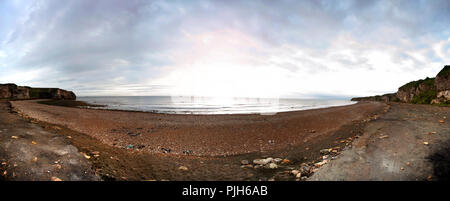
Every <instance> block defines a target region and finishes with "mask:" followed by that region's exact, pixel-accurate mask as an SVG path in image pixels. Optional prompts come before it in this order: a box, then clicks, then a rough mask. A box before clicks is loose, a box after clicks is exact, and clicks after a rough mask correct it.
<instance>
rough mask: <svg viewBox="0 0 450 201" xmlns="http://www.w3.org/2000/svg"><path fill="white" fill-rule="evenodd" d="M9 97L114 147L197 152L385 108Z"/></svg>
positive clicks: (296, 138)
mask: <svg viewBox="0 0 450 201" xmlns="http://www.w3.org/2000/svg"><path fill="white" fill-rule="evenodd" d="M11 103H12V107H13V108H14V109H15V110H16V111H17V112H19V113H20V114H22V115H24V116H27V117H30V118H33V119H36V120H39V121H44V122H47V123H52V124H58V125H62V126H65V127H67V128H69V129H72V130H74V131H77V132H81V133H85V134H87V135H89V136H92V137H94V138H96V139H98V140H99V141H101V142H102V143H105V144H107V145H110V146H113V147H116V148H128V149H130V148H131V149H136V148H137V149H139V150H142V151H145V152H149V153H162V152H166V153H167V152H170V153H171V154H180V155H181V154H183V153H189V155H196V156H226V155H236V154H244V153H251V152H261V151H262V152H265V151H270V150H277V149H285V148H286V147H288V146H298V145H301V144H304V143H306V142H308V141H311V140H316V138H321V137H324V136H327V135H331V134H332V133H333V132H335V131H336V130H337V129H338V128H340V127H342V126H344V125H346V124H351V123H352V122H353V121H358V120H362V119H363V118H367V117H368V116H370V115H371V114H372V113H375V112H376V111H378V112H380V111H382V110H383V109H384V108H383V106H384V104H383V103H358V104H355V105H349V106H338V107H330V108H322V109H312V110H302V111H295V112H284V113H278V114H275V115H256V114H233V115H187V114H177V115H172V114H158V113H148V112H134V111H132V112H130V111H111V110H93V109H81V108H70V107H59V106H50V105H42V104H38V103H36V101H14V102H11ZM243 136H245V138H243Z"/></svg>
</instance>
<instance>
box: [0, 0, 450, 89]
mask: <svg viewBox="0 0 450 201" xmlns="http://www.w3.org/2000/svg"><path fill="white" fill-rule="evenodd" d="M445 64H450V1H448V0H442V1H439V0H432V1H412V0H405V1H396V0H392V1H369V0H364V1H360V0H354V1H346V0H339V1H331V0H329V1H320V0H311V1H300V0H298V1H272V0H267V1H256V0H255V1H237V0H231V1H225V0H223V1H221V0H214V1H206V0H204V1H195V0H189V1H187V0H180V1H175V0H167V1H150V0H127V1H123V0H95V1H92V0H64V1H60V0H43V1H41V0H36V1H32V0H2V1H0V83H7V82H13V83H17V84H18V85H28V86H35V87H59V88H64V89H69V90H73V91H74V92H75V93H76V94H77V95H79V96H80V95H81V96H83V95H200V96H240V97H272V96H281V97H301V98H314V97H334V96H339V97H351V96H364V95H374V94H381V93H387V92H394V91H396V90H397V88H398V87H399V86H401V85H402V84H404V83H406V82H409V81H411V80H415V79H421V78H424V77H426V76H429V77H433V76H435V75H436V74H437V72H438V71H439V70H440V69H441V68H442V67H443V66H444V65H445Z"/></svg>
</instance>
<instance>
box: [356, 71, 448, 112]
mask: <svg viewBox="0 0 450 201" xmlns="http://www.w3.org/2000/svg"><path fill="white" fill-rule="evenodd" d="M352 100H353V101H383V102H389V101H400V102H405V103H418V104H430V103H431V104H447V105H448V104H450V66H449V65H447V66H445V67H444V68H443V69H442V70H441V71H440V72H439V73H438V74H437V75H436V78H428V77H427V78H426V79H424V80H417V81H412V82H409V83H407V84H405V85H403V86H401V87H400V88H399V89H398V91H397V92H396V93H393V94H385V95H382V96H370V97H361V98H352Z"/></svg>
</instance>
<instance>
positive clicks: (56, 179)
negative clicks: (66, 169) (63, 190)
mask: <svg viewBox="0 0 450 201" xmlns="http://www.w3.org/2000/svg"><path fill="white" fill-rule="evenodd" d="M51 180H52V181H62V180H61V179H60V178H58V177H52V178H51Z"/></svg>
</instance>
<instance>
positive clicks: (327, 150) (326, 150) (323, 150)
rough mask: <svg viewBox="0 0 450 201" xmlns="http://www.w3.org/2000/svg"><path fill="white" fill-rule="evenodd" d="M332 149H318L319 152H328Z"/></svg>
mask: <svg viewBox="0 0 450 201" xmlns="http://www.w3.org/2000/svg"><path fill="white" fill-rule="evenodd" d="M331 151H332V149H321V150H320V153H321V154H328V153H330V152H331Z"/></svg>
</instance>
